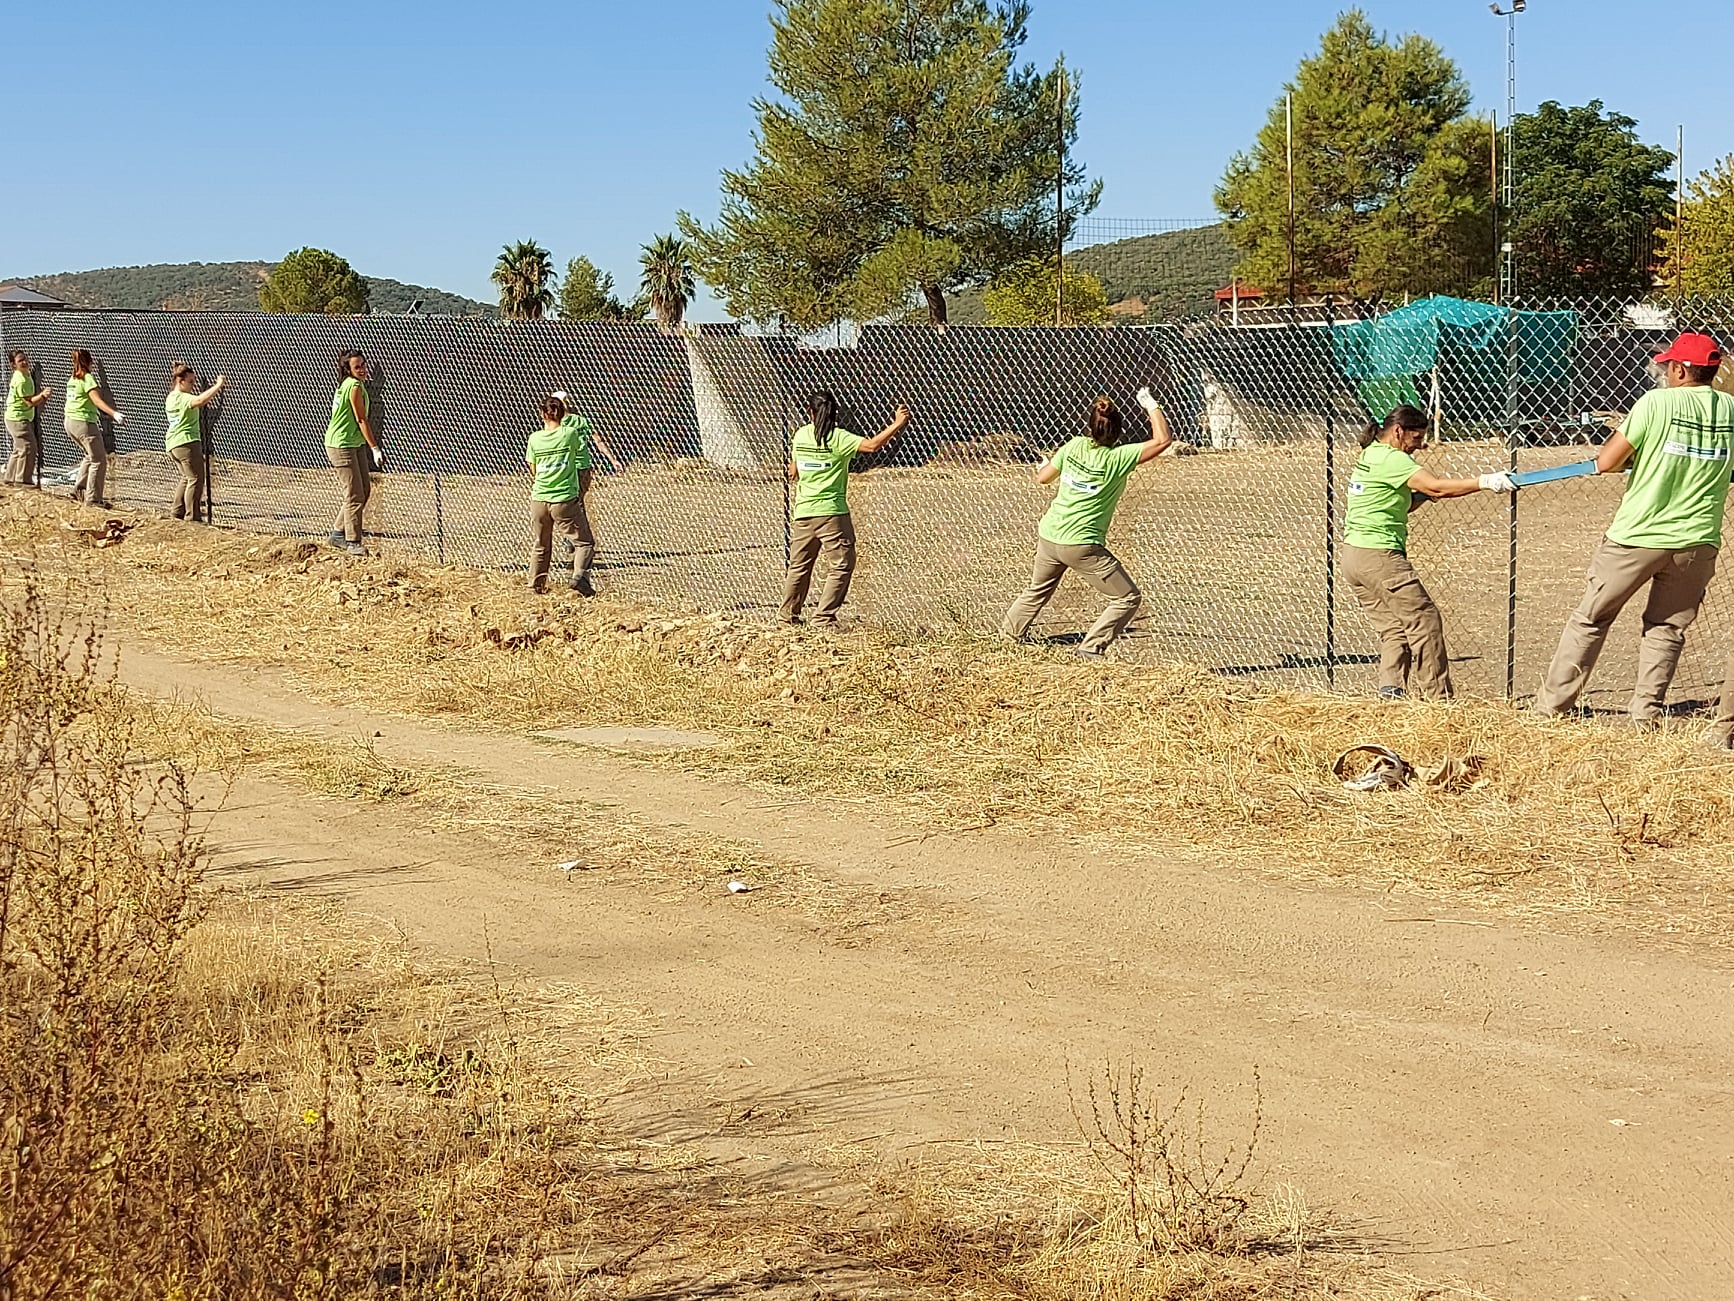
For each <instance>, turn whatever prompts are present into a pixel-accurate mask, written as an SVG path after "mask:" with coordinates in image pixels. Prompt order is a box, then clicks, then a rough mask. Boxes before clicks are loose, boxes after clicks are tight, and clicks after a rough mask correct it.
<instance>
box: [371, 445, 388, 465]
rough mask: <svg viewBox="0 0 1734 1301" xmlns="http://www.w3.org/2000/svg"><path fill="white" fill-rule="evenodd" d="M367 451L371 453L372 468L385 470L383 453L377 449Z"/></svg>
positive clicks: (372, 448)
mask: <svg viewBox="0 0 1734 1301" xmlns="http://www.w3.org/2000/svg"><path fill="white" fill-rule="evenodd" d="M368 451H370V452H372V453H373V468H374V469H376V470H383V469H385V452H384V451H383V450H382V449H381V448H378V447H370V448H368Z"/></svg>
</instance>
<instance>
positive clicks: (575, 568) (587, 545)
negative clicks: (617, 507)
mask: <svg viewBox="0 0 1734 1301" xmlns="http://www.w3.org/2000/svg"><path fill="white" fill-rule="evenodd" d="M563 396H564V395H563V394H562V395H556V396H550V397H546V398H544V399H543V400H542V407H541V414H542V427H541V428H540V429H538V430H536V431H535V432H534V433H532V434H531V435H530V437H529V439H528V440H527V441H526V442H525V444H524V463H525V464H526V465H528V466H529V467H530V474H531V476H532V480H531V484H530V590H531V591H532V592H535V593H536V594H537V595H538V596H540V595H543V594H545V593H546V592H547V590H548V567H549V564H550V562H551V560H552V558H553V543H554V535H555V534H556V533H558V534H559V535H560V538H561V540H562V541H563V542H565V543H566V544H567V548H568V554H570V555H571V556H572V558H573V559H572V578H571V580H570V586H571V587H572V589H573V590H574V591H576V592H577V593H578V594H579V595H580V596H595V595H596V588H595V587H594V585H593V584H592V583H591V581H590V566H591V563H592V561H593V559H594V558H595V555H596V535H595V534H594V533H593V532H591V530H590V517H589V515H588V514H587V513H586V511H585V509H584V494H585V490H586V489H587V488H588V486H589V482H588V481H589V477H590V444H591V439H592V437H593V434H592V431H591V429H590V422H589V421H588V420H586V419H584V417H582V416H580V415H576V414H574V413H572V412H570V411H568V410H567V409H566V404H565V402H563V401H562V400H561V398H562V397H563ZM613 459H614V458H613V456H612V454H610V455H609V460H611V461H612V460H613ZM616 464H618V462H616Z"/></svg>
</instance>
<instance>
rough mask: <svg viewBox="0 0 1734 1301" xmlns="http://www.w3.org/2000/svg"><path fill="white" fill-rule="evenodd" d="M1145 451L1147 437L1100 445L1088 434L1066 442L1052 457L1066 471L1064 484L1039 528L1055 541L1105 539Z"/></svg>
mask: <svg viewBox="0 0 1734 1301" xmlns="http://www.w3.org/2000/svg"><path fill="white" fill-rule="evenodd" d="M1143 451H1144V446H1143V444H1142V443H1127V444H1125V445H1124V446H1121V447H1098V446H1097V445H1096V444H1095V443H1094V442H1093V441H1092V440H1090V439H1088V438H1085V437H1083V436H1082V435H1079V436H1078V437H1077V438H1074V439H1072V441H1071V442H1069V443H1067V444H1066V445H1065V446H1064V447H1062V448H1060V450H1059V451H1057V452H1055V453H1054V454H1053V456H1051V457H1050V458H1049V459H1048V464H1050V465H1052V466H1053V467H1054V468H1055V469H1057V470H1059V472H1060V480H1059V482H1060V488H1059V491H1058V492H1056V493H1055V494H1054V503H1053V505H1051V506H1049V507H1048V513H1047V514H1046V515H1043V516H1042V522H1041V523H1040V524H1039V525H1037V527H1036V532H1037V533H1039V534H1040V535H1041V536H1042V537H1044V538H1046V539H1047V540H1048V541H1049V542H1052V543H1053V544H1054V545H1055V546H1062V547H1076V546H1089V545H1095V546H1102V545H1104V544H1105V543H1106V542H1107V541H1108V522H1109V521H1110V520H1112V519H1113V518H1114V507H1116V506H1118V505H1119V504H1120V495H1121V494H1122V493H1124V492H1125V491H1126V480H1128V479H1129V478H1131V477H1132V471H1133V470H1136V469H1137V468H1138V457H1139V456H1140V455H1141V454H1142V453H1143Z"/></svg>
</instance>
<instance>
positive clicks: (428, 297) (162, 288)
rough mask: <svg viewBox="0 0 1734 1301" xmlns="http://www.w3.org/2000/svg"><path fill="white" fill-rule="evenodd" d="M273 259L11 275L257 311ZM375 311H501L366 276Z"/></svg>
mask: <svg viewBox="0 0 1734 1301" xmlns="http://www.w3.org/2000/svg"><path fill="white" fill-rule="evenodd" d="M274 265H276V264H275V263H272V262H164V263H157V264H155V265H152V266H142V267H103V268H101V269H100V270H96V271H62V272H58V273H56V274H54V275H46V276H15V277H12V278H11V279H12V280H14V281H16V282H17V283H18V284H22V285H28V286H30V287H31V288H32V289H35V290H38V291H40V292H41V293H45V294H52V295H54V297H56V298H58V299H60V300H62V301H63V302H67V303H71V304H72V305H73V306H74V307H107V308H114V309H117V310H122V311H125V310H132V311H158V310H162V311H173V312H256V311H258V310H259V285H260V284H261V283H262V282H263V281H264V279H265V277H266V275H267V274H269V272H270V270H271V268H272V267H273V266H274ZM365 279H366V280H367V288H368V294H369V297H370V300H371V302H372V306H373V310H374V311H376V312H407V311H408V310H409V309H410V306H411V304H413V303H414V302H415V301H416V299H418V298H419V299H420V300H421V307H420V308H419V309H418V310H419V311H421V312H422V313H424V314H425V315H428V316H493V315H496V314H497V313H498V311H499V309H498V308H497V307H495V306H493V305H492V304H490V303H482V302H477V301H476V300H475V299H473V298H465V297H463V296H462V295H461V294H448V293H447V292H446V291H445V290H443V289H430V288H428V287H427V286H426V285H406V284H404V283H403V282H402V281H400V280H387V279H384V278H382V277H379V276H367V277H365Z"/></svg>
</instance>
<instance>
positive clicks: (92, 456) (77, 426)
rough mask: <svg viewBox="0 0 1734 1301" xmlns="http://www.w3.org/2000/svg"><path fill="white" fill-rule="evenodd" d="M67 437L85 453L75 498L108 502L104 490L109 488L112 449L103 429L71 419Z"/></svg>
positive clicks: (75, 484) (67, 423) (79, 470)
mask: <svg viewBox="0 0 1734 1301" xmlns="http://www.w3.org/2000/svg"><path fill="white" fill-rule="evenodd" d="M66 436H67V437H68V438H70V439H71V440H72V444H73V446H74V447H77V448H78V449H79V450H80V451H82V452H83V453H84V460H82V461H80V462H79V463H78V477H77V478H76V479H74V480H73V481H72V493H73V496H75V497H77V498H79V499H80V500H81V501H87V502H90V503H92V504H95V503H96V502H99V501H107V500H108V498H106V497H104V496H103V490H104V489H105V488H107V487H108V448H107V447H105V446H104V445H103V442H102V426H101V425H96V424H92V423H90V422H89V421H88V420H74V419H73V418H72V417H71V416H68V417H67V418H66Z"/></svg>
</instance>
